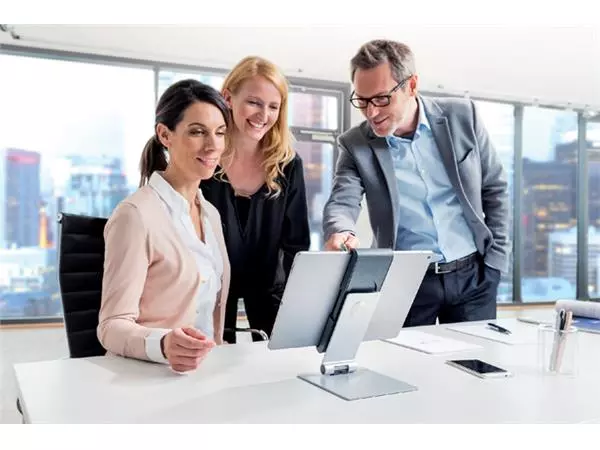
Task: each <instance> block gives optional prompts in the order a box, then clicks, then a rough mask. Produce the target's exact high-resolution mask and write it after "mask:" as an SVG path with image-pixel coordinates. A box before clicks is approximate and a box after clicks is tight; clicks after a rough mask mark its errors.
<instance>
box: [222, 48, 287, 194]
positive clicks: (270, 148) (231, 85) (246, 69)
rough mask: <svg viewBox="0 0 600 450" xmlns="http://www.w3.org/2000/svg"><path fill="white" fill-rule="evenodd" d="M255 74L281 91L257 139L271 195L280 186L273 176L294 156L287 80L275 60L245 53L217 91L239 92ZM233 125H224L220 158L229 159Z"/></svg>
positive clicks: (280, 171) (277, 174) (279, 189)
mask: <svg viewBox="0 0 600 450" xmlns="http://www.w3.org/2000/svg"><path fill="white" fill-rule="evenodd" d="M257 75H260V76H262V77H264V78H266V79H267V80H269V81H270V82H271V83H273V85H274V86H275V87H276V88H277V90H278V91H279V94H280V95H281V105H280V107H279V116H278V117H277V121H276V122H275V124H274V125H273V127H271V129H270V130H269V131H268V132H267V134H265V136H264V137H263V138H262V141H261V143H260V146H261V150H262V152H263V154H264V163H263V167H264V169H265V178H266V184H267V188H268V189H269V195H271V196H273V197H277V196H279V194H281V186H280V185H279V183H278V182H277V177H278V176H280V175H283V169H284V168H285V166H287V165H288V164H289V163H290V162H291V161H292V160H293V159H294V156H295V153H294V149H293V148H292V142H293V139H294V138H293V136H292V133H291V132H290V130H289V127H288V124H287V117H288V99H289V92H288V83H287V80H286V78H285V76H284V75H283V73H282V72H281V71H280V70H279V69H278V68H277V66H275V64H273V63H271V62H270V61H267V60H266V59H264V58H260V57H258V56H248V57H246V58H244V59H242V60H241V61H240V62H239V63H238V64H237V65H236V66H235V67H234V68H233V70H232V71H231V72H229V75H227V78H225V81H224V82H223V86H222V88H221V93H223V94H224V93H225V91H226V90H227V91H229V92H230V93H232V94H236V93H237V92H239V90H240V88H241V86H242V84H243V83H244V82H245V81H246V80H248V79H250V78H253V77H255V76H257ZM233 128H234V127H233V126H232V127H228V128H227V130H228V133H227V148H226V150H225V153H224V154H223V156H222V157H221V158H222V160H223V161H228V160H229V161H231V159H232V157H233V153H234V151H235V150H234V149H233V147H232V145H231V132H232V131H233Z"/></svg>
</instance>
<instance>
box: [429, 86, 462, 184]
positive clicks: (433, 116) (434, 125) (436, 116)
mask: <svg viewBox="0 0 600 450" xmlns="http://www.w3.org/2000/svg"><path fill="white" fill-rule="evenodd" d="M421 100H422V104H423V106H424V108H425V114H426V115H427V118H428V120H429V124H430V126H431V134H432V135H433V139H434V141H435V143H436V145H437V148H438V151H439V152H440V155H441V156H442V162H443V163H444V167H445V168H446V173H447V174H448V178H449V179H450V183H452V186H454V188H455V189H456V192H457V194H458V195H459V196H460V195H461V193H462V192H463V190H462V185H461V182H460V178H459V176H458V166H457V164H456V153H455V152H454V144H453V143H452V138H451V137H450V128H449V127H448V119H447V118H446V116H444V115H443V114H442V113H441V111H439V112H438V111H434V110H433V109H434V108H435V107H436V106H435V105H431V104H427V100H426V99H423V98H421ZM438 110H439V108H438Z"/></svg>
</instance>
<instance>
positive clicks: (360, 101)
mask: <svg viewBox="0 0 600 450" xmlns="http://www.w3.org/2000/svg"><path fill="white" fill-rule="evenodd" d="M410 77H412V75H409V76H408V77H406V78H405V79H404V80H402V81H400V83H398V84H397V85H396V86H395V87H394V88H393V89H392V90H391V91H390V92H388V93H387V94H382V95H375V96H374V97H369V98H365V97H354V91H352V95H351V96H350V103H352V106H354V107H355V108H358V109H365V108H367V107H368V106H369V103H372V104H373V106H377V107H382V106H387V105H389V104H390V102H391V101H392V94H393V93H394V92H396V91H397V90H398V89H400V88H401V87H403V86H404V85H405V84H406V82H407V81H408V80H410Z"/></svg>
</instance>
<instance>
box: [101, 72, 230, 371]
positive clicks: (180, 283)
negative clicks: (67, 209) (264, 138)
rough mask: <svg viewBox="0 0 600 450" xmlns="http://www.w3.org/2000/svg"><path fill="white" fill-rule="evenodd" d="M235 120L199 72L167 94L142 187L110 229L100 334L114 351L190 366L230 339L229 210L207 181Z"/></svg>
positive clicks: (144, 158) (145, 159)
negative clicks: (222, 211)
mask: <svg viewBox="0 0 600 450" xmlns="http://www.w3.org/2000/svg"><path fill="white" fill-rule="evenodd" d="M229 122H230V116H229V108H228V106H227V104H226V103H225V101H224V99H223V98H222V97H221V95H220V94H219V93H218V92H217V91H216V90H214V89H213V88H211V87H210V86H207V85H205V84H202V83H200V82H198V81H195V80H183V81H180V82H178V83H175V84H173V85H172V86H171V87H169V88H168V89H167V90H166V91H165V93H164V94H163V95H162V96H161V98H160V100H159V102H158V105H157V107H156V119H155V128H154V129H155V133H154V135H153V136H152V138H151V139H150V140H149V141H148V143H147V144H146V147H145V148H144V151H143V153H142V157H141V162H140V170H141V182H140V188H139V189H138V190H137V191H136V192H135V193H133V194H132V195H131V196H129V197H127V198H126V199H125V200H123V201H122V202H121V203H120V204H119V205H118V206H117V208H116V209H115V211H114V212H113V214H112V215H111V217H110V218H109V220H108V223H107V225H106V227H105V230H104V238H105V244H106V251H105V263H104V278H103V282H102V304H101V308H100V317H99V325H98V338H99V340H100V342H101V343H102V345H103V346H104V347H105V348H106V349H107V350H108V351H109V352H111V353H114V354H118V355H122V356H125V357H131V358H137V359H144V360H149V361H155V362H161V363H165V364H169V365H170V366H171V367H172V369H173V370H175V371H178V372H185V371H189V370H193V369H195V368H197V367H198V364H199V363H200V362H201V361H202V359H203V358H204V357H205V356H206V355H207V354H208V352H209V351H210V349H211V348H212V347H213V346H214V345H215V344H220V343H222V335H223V324H224V317H225V304H226V299H227V292H228V288H229V262H228V257H227V250H226V247H225V243H224V239H223V230H222V226H221V221H220V218H219V213H218V212H217V210H216V209H215V208H214V207H213V206H212V205H211V204H210V203H209V202H208V201H206V200H205V199H204V197H203V195H202V192H201V191H200V190H199V189H198V186H199V184H200V182H201V181H202V180H205V179H208V178H210V177H212V175H213V173H214V171H215V168H216V167H217V164H218V161H219V158H220V157H221V154H222V153H223V151H224V149H225V133H226V129H227V126H228V124H229Z"/></svg>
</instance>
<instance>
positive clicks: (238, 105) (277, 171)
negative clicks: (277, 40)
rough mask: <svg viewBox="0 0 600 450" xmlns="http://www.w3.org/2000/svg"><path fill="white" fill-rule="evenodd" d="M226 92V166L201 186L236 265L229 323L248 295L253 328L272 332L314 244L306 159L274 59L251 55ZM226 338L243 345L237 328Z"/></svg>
mask: <svg viewBox="0 0 600 450" xmlns="http://www.w3.org/2000/svg"><path fill="white" fill-rule="evenodd" d="M222 94H223V97H224V98H225V101H226V102H227V104H228V105H229V108H230V109H231V113H232V117H233V125H232V126H231V127H228V129H227V148H226V150H225V153H224V154H223V157H222V158H221V165H220V167H219V168H218V170H217V172H216V174H215V176H214V177H212V178H211V179H208V180H203V181H202V183H201V185H200V187H201V189H202V192H203V193H204V196H205V197H206V199H207V200H208V201H209V202H211V203H212V204H213V205H214V206H215V207H216V208H217V209H218V210H219V213H220V214H221V221H222V223H223V232H224V236H225V243H226V245H227V251H228V254H229V259H230V263H231V285H230V290H229V296H228V300H227V310H226V315H225V328H229V329H231V328H234V327H235V324H236V319H237V303H238V299H240V298H242V299H244V305H245V309H246V314H247V317H248V322H249V324H250V327H251V328H256V329H260V330H263V331H264V332H265V333H267V335H269V336H270V334H271V331H272V329H273V324H274V322H275V317H276V315H277V311H278V309H279V304H280V302H281V296H282V294H283V290H284V287H285V283H286V281H287V277H288V275H289V272H290V269H291V266H292V262H293V259H294V256H295V255H296V253H298V252H299V251H301V250H308V248H309V245H310V232H309V224H308V209H307V204H306V192H305V187H304V174H303V168H302V160H301V159H300V157H299V156H298V155H297V154H296V153H295V152H294V150H293V149H292V135H291V133H290V130H289V128H288V125H287V114H288V85H287V81H286V79H285V77H284V76H283V74H282V73H281V72H280V71H279V69H278V68H277V67H276V66H275V65H273V64H272V63H271V62H269V61H266V60H264V59H262V58H259V57H247V58H244V59H243V60H242V61H240V62H239V63H238V64H237V65H236V66H235V67H234V69H233V70H232V71H231V72H230V73H229V75H228V76H227V78H226V79H225V81H224V83H223V87H222ZM224 340H225V341H227V342H229V343H233V342H235V333H232V332H226V333H225V335H224Z"/></svg>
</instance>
